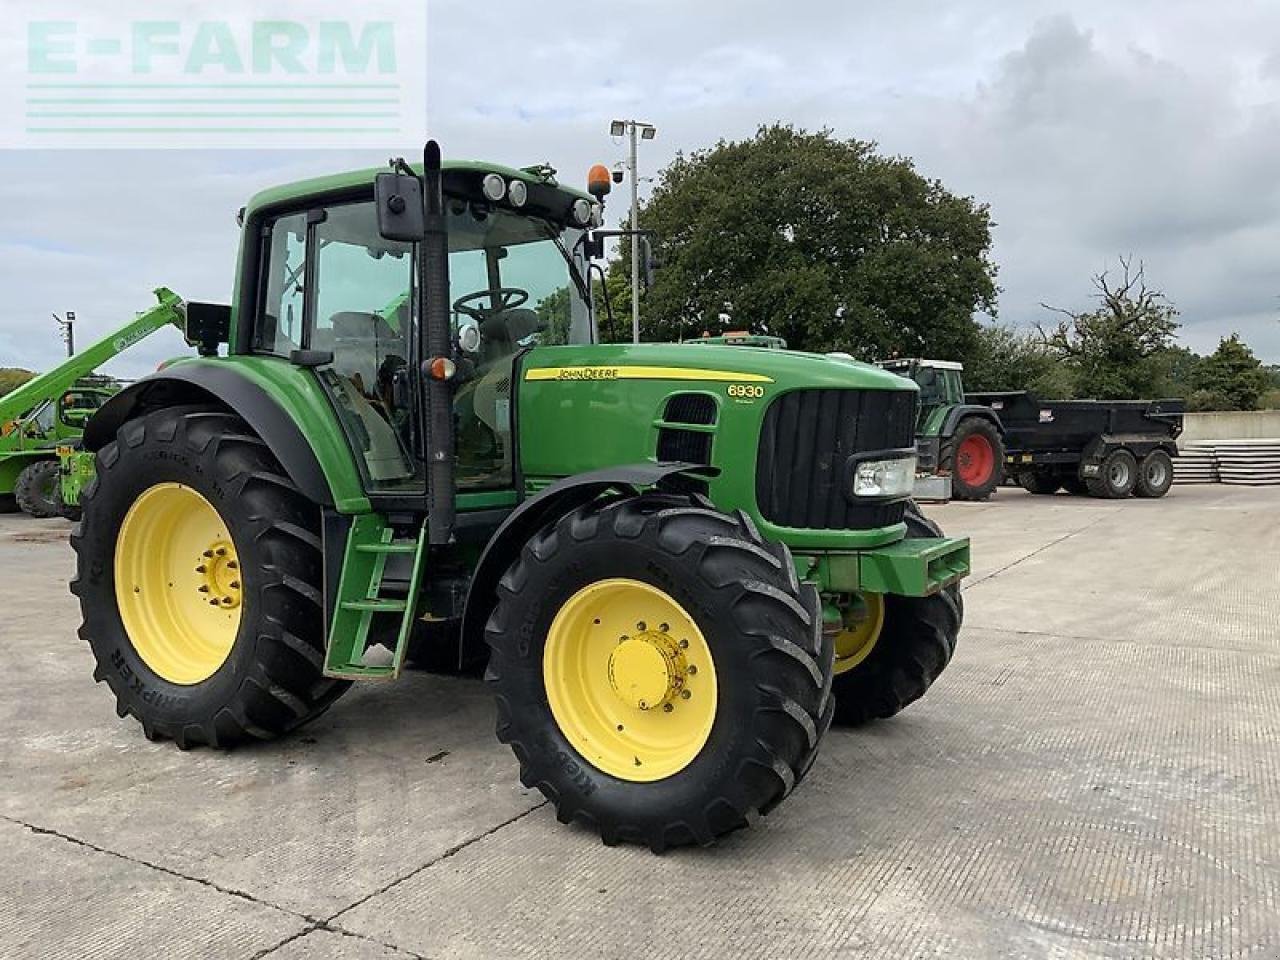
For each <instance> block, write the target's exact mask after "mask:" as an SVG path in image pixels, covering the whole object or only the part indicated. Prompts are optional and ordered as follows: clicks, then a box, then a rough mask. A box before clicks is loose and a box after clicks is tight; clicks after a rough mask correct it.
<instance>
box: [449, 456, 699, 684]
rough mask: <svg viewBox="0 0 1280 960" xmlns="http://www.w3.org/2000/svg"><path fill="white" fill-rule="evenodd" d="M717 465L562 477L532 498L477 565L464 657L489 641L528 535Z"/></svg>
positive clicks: (646, 466) (466, 611)
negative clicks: (595, 504)
mask: <svg viewBox="0 0 1280 960" xmlns="http://www.w3.org/2000/svg"><path fill="white" fill-rule="evenodd" d="M719 472H720V470H719V468H718V467H708V466H698V465H695V464H690V463H637V464H629V465H625V466H619V467H607V468H605V469H603V470H593V471H591V472H590V473H580V474H577V475H576V476H572V477H565V478H564V479H563V480H557V481H556V482H555V483H553V484H551V486H549V487H547V488H546V489H545V490H543V491H541V492H540V493H538V494H537V495H536V496H534V497H531V498H529V499H528V500H526V501H525V502H524V503H522V504H521V505H520V506H519V507H517V508H516V509H515V510H514V511H513V512H512V513H511V514H510V516H508V517H507V519H506V520H504V521H503V523H502V526H500V527H499V528H498V530H497V532H496V533H494V535H493V537H492V538H491V539H490V540H489V543H488V545H487V546H486V547H485V549H484V553H482V554H481V555H480V561H479V563H477V564H476V569H475V573H474V574H473V575H472V577H471V587H470V589H469V590H468V591H467V602H466V604H465V606H464V607H463V613H462V659H463V660H464V661H466V660H471V659H473V657H474V656H475V653H476V651H478V650H479V649H481V646H482V644H483V642H484V626H485V623H487V622H488V620H489V614H490V613H492V612H493V608H494V607H495V606H496V605H497V590H498V581H499V580H501V579H502V575H503V574H504V573H506V572H507V568H508V567H510V566H511V564H513V563H514V562H515V560H516V557H518V556H519V555H520V550H521V549H522V548H523V547H524V545H525V543H526V542H528V540H529V538H530V537H532V536H533V535H534V534H535V533H537V532H538V531H539V530H541V529H542V528H543V527H545V526H547V525H548V524H550V523H554V522H555V521H556V520H558V519H559V518H560V517H563V516H564V515H565V514H566V513H569V512H570V511H571V510H575V509H577V508H578V507H580V506H582V505H583V504H586V503H590V502H591V501H592V500H595V499H596V498H597V497H599V496H601V495H602V494H604V493H606V492H608V491H610V490H623V491H630V492H631V493H633V494H636V493H639V492H640V491H641V490H643V489H645V488H647V487H654V486H659V485H660V484H662V483H663V482H664V481H667V480H670V479H671V478H672V477H677V476H682V475H683V476H689V477H693V478H695V479H702V478H710V477H714V476H716V475H717V474H719Z"/></svg>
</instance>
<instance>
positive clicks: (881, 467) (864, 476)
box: [853, 457, 916, 497]
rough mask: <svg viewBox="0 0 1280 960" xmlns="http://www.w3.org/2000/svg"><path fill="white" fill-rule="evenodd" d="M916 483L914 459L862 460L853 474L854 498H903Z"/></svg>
mask: <svg viewBox="0 0 1280 960" xmlns="http://www.w3.org/2000/svg"><path fill="white" fill-rule="evenodd" d="M915 482H916V458H915V457H897V458H895V459H893V460H863V461H862V462H860V463H859V464H858V465H857V467H856V469H855V470H854V473H853V495H854V496H855V497H905V496H908V495H910V493H911V488H912V487H914V486H915Z"/></svg>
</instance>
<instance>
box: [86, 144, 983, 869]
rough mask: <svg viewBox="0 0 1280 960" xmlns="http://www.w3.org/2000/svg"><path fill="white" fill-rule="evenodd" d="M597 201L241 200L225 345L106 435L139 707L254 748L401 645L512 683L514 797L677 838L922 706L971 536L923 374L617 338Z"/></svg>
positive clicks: (720, 827)
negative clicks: (599, 320) (924, 502)
mask: <svg viewBox="0 0 1280 960" xmlns="http://www.w3.org/2000/svg"><path fill="white" fill-rule="evenodd" d="M599 169H603V168H599ZM604 181H605V183H606V184H607V171H605V175H604ZM591 185H592V191H591V193H590V194H588V193H582V192H579V191H577V190H572V189H569V188H567V187H565V186H562V185H560V184H558V183H557V182H556V181H555V179H554V178H553V172H552V171H549V170H548V169H547V168H545V167H534V168H527V169H523V170H518V169H512V168H507V167H502V166H498V165H493V164H482V163H452V164H448V165H445V164H442V163H441V160H440V153H439V149H438V147H437V146H436V145H435V144H434V143H432V144H430V145H428V147H427V150H426V153H425V162H424V165H423V166H422V167H414V168H410V167H409V166H407V165H406V164H404V162H403V161H398V162H397V163H396V164H394V165H393V166H392V168H391V169H390V170H385V171H383V172H378V171H376V170H372V171H363V172H357V173H351V174H343V175H339V176H333V177H328V178H324V179H319V180H313V181H307V182H303V183H299V184H293V185H290V186H285V187H281V188H278V189H273V190H269V191H267V192H265V193H263V194H260V195H258V196H257V197H255V198H254V199H253V200H252V201H251V202H250V204H249V205H248V207H247V208H246V212H245V218H244V230H243V239H242V249H241V253H240V259H239V266H238V270H237V277H236V288H235V295H234V303H233V304H232V305H231V306H230V307H221V308H219V307H214V306H209V305H202V306H199V308H198V309H197V305H188V309H187V311H186V316H185V320H186V328H187V329H186V332H187V337H188V340H189V341H190V342H191V343H192V344H194V345H196V346H198V348H199V351H200V354H201V356H199V357H198V358H190V359H186V360H181V361H178V362H176V363H173V364H172V365H170V366H168V367H167V368H166V369H164V370H163V371H160V372H158V373H156V374H154V375H152V376H150V377H148V378H146V379H144V380H142V381H140V382H138V383H137V384H135V385H133V386H131V387H130V388H128V389H127V390H125V391H123V392H122V393H120V394H118V395H117V396H116V397H114V398H113V399H112V400H111V401H110V402H109V403H107V405H106V406H105V407H104V408H103V409H102V410H100V411H99V412H98V414H97V415H96V416H95V417H94V418H93V420H92V421H91V422H90V424H89V427H88V429H87V431H86V433H85V438H84V446H85V449H86V451H87V452H89V453H91V454H96V458H97V463H96V475H95V477H94V478H93V479H92V480H91V481H90V482H89V484H88V486H87V487H86V488H85V490H84V495H83V497H82V507H83V511H84V516H83V521H82V523H81V524H80V526H79V527H78V528H77V530H76V531H75V533H74V534H73V537H72V544H73V547H74V549H75V552H76V555H77V565H78V566H77V576H76V579H75V581H74V583H73V585H72V590H73V592H74V593H75V594H76V595H77V596H78V597H79V600H80V605H81V610H82V614H83V620H84V624H83V627H82V631H81V635H82V636H83V637H84V638H85V639H86V640H87V641H88V643H89V645H90V646H91V648H92V651H93V654H94V656H95V658H96V661H97V667H96V671H95V677H96V679H97V680H99V681H105V682H106V683H107V684H108V685H109V686H110V688H111V689H112V691H113V693H114V694H115V697H116V700H117V709H118V711H119V712H120V714H121V715H122V716H124V715H126V714H129V715H132V716H134V717H135V718H136V719H137V720H138V721H139V722H140V723H141V725H142V728H143V730H144V731H145V733H146V735H147V736H148V737H149V738H152V739H170V740H173V741H175V742H176V743H177V745H178V746H179V747H182V748H189V747H195V746H198V745H210V746H215V747H231V746H233V745H235V744H237V743H240V742H242V741H245V740H261V739H269V738H271V737H275V736H279V735H281V734H285V733H287V732H289V731H291V730H294V729H296V728H298V727H299V726H301V725H302V724H304V723H306V722H308V721H310V720H312V719H314V718H315V717H316V716H318V715H319V714H321V713H322V712H324V711H325V710H326V709H327V708H328V707H329V706H330V705H332V704H333V703H334V701H335V700H337V699H338V698H339V697H340V696H341V695H342V693H343V692H344V691H345V690H346V689H348V687H349V686H350V684H351V683H352V682H355V681H369V680H379V679H391V678H394V677H396V676H397V675H399V673H400V671H401V668H402V665H403V663H404V661H405V660H406V659H407V658H414V659H419V660H427V661H430V662H431V663H432V664H433V665H436V666H449V667H452V668H459V669H464V668H468V667H476V666H484V667H486V668H487V678H488V680H489V681H490V682H491V684H492V689H493V691H494V695H495V701H496V709H497V734H498V737H499V738H500V739H501V740H502V741H503V742H505V743H508V744H510V746H511V748H512V750H513V752H514V753H515V756H516V758H517V760H518V762H519V766H520V777H521V780H522V781H523V782H524V783H525V784H526V785H528V786H530V787H535V786H536V787H537V788H538V789H539V790H541V791H542V792H543V793H544V794H546V796H547V797H548V798H549V799H550V800H551V801H552V803H553V804H554V806H555V808H556V811H557V815H558V817H559V818H560V819H561V820H562V821H564V822H569V821H578V822H581V823H583V824H586V825H587V826H588V827H590V828H591V829H592V830H594V831H597V832H598V833H599V834H600V836H601V837H602V838H603V839H604V840H605V841H606V842H609V843H613V842H620V841H627V842H637V843H643V844H647V845H648V846H649V847H651V848H652V849H654V850H661V849H663V848H665V847H668V846H673V845H679V844H689V843H698V844H708V843H711V842H712V841H713V840H714V839H715V838H716V837H718V836H720V835H722V834H724V833H726V832H727V831H730V830H733V829H735V828H737V827H739V826H742V825H744V824H745V823H746V822H747V821H748V818H749V817H751V816H752V815H753V814H754V813H767V812H768V811H770V810H771V809H773V808H774V807H775V806H776V805H777V804H778V803H779V802H781V801H782V800H783V799H784V798H785V797H786V796H787V795H788V794H789V793H790V792H791V790H792V789H793V788H794V787H795V785H796V784H797V783H798V782H799V781H800V780H801V779H802V778H803V777H804V775H805V774H806V773H807V771H808V770H809V768H810V766H811V764H812V763H813V760H814V757H815V755H816V752H817V750H818V746H819V742H820V741H821V739H822V737H823V735H824V733H825V732H826V730H827V727H828V725H829V724H830V722H831V721H832V718H833V716H835V717H837V718H839V719H841V720H843V721H845V722H849V723H857V722H863V721H867V720H871V719H873V718H877V717H888V716H891V715H892V714H894V713H896V712H897V711H898V710H900V709H902V708H903V707H904V706H906V705H907V704H908V703H910V702H912V701H913V700H915V699H916V698H918V697H920V696H921V695H922V694H923V693H924V692H925V690H926V689H927V688H928V687H929V685H930V684H931V683H932V682H933V681H934V680H935V679H936V678H937V676H938V675H939V673H940V672H941V671H942V670H943V668H944V667H945V666H946V665H947V663H948V661H949V660H950V658H951V655H952V652H953V650H954V648H955V643H956V637H957V632H958V630H959V628H960V622H961V604H960V596H959V587H958V583H959V581H960V579H961V578H962V577H963V576H965V575H966V574H967V573H968V570H969V547H968V541H967V540H964V539H949V538H946V537H944V536H943V535H942V534H941V532H940V531H939V530H938V528H937V527H936V526H935V525H933V524H932V523H931V522H929V521H928V520H926V519H925V518H924V517H923V516H921V515H920V514H919V513H918V512H917V511H916V510H915V508H914V505H913V504H912V503H911V502H910V500H909V496H910V491H911V486H912V480H913V478H914V473H915V443H914V426H915V421H916V407H917V389H916V387H915V386H914V385H913V384H911V383H910V382H908V381H906V380H904V379H902V378H900V377H897V376H894V375H892V374H889V373H886V372H884V371H882V370H878V369H876V368H874V367H869V366H865V365H862V364H858V363H853V362H848V361H844V360H839V359H832V358H825V357H818V356H813V355H804V354H794V353H786V352H783V351H754V350H742V349H739V348H736V347H735V348H732V349H731V348H729V347H718V346H713V345H709V346H706V347H703V348H702V349H699V350H690V349H688V348H687V347H685V346H683V345H678V344H669V345H659V344H645V345H632V344H605V343H600V342H599V337H598V332H597V326H596V322H595V318H594V316H593V313H592V310H591V304H592V297H591V290H590V287H589V280H588V278H589V277H590V276H591V275H592V273H593V272H597V271H595V270H594V268H593V269H589V267H591V266H592V264H591V261H592V260H593V258H596V257H599V256H600V255H601V253H602V250H601V247H602V238H601V237H600V236H598V235H597V230H596V228H598V226H599V224H600V217H601V203H602V201H603V196H604V194H605V193H606V192H607V188H606V187H605V186H604V185H602V184H601V182H600V178H599V177H597V176H593V177H592V180H591ZM406 291H407V295H406ZM388 304H393V305H395V308H394V309H388V308H387V305H388ZM223 347H225V350H222V349H220V348H223ZM220 353H225V355H224V356H219V354H220Z"/></svg>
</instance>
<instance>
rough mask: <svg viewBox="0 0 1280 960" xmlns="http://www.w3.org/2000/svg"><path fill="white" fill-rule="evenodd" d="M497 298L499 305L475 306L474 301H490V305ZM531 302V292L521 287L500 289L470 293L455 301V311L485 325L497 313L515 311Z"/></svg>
mask: <svg viewBox="0 0 1280 960" xmlns="http://www.w3.org/2000/svg"><path fill="white" fill-rule="evenodd" d="M494 297H496V298H497V300H498V305H497V306H496V307H494V306H492V305H491V306H488V307H481V306H479V305H478V304H477V305H475V306H473V305H472V301H478V300H488V301H489V302H490V304H492V302H493V298H494ZM528 302H529V291H528V290H521V289H520V288H519V287H498V288H496V289H494V290H477V291H476V292H475V293H468V294H467V295H466V296H465V297H459V298H458V299H457V300H455V301H453V309H455V310H457V311H458V312H459V313H465V314H466V315H467V316H468V317H471V318H472V319H473V320H475V321H476V322H478V323H483V322H484V321H485V320H487V319H488V318H489V317H491V316H493V315H494V314H495V313H501V312H503V311H504V310H514V309H515V308H516V307H522V306H524V305H525V304H526V303H528Z"/></svg>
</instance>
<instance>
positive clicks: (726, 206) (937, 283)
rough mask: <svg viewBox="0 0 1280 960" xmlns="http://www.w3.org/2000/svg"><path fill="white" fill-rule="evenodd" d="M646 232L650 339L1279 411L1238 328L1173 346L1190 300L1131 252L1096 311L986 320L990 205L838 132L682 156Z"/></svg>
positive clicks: (622, 300)
mask: <svg viewBox="0 0 1280 960" xmlns="http://www.w3.org/2000/svg"><path fill="white" fill-rule="evenodd" d="M640 226H641V228H642V229H646V230H652V231H654V253H655V255H656V260H657V266H658V267H659V269H658V271H657V272H656V274H655V278H654V282H653V285H652V286H651V288H650V289H648V290H647V291H645V293H644V295H643V297H642V300H641V332H642V336H643V338H644V339H646V340H650V341H667V342H670V341H677V340H684V339H690V338H693V337H698V336H701V335H702V334H703V333H704V332H705V333H722V332H725V331H728V330H744V331H748V332H751V333H762V334H773V335H776V336H781V337H783V338H785V339H786V340H787V342H788V344H789V345H790V347H791V348H792V349H798V350H810V351H814V352H819V353H825V352H830V351H841V352H845V353H849V354H852V355H853V356H855V357H858V358H860V359H864V360H876V359H883V358H887V357H894V356H904V357H905V356H928V357H931V358H934V359H948V360H950V359H954V360H960V361H962V362H963V363H964V364H965V371H966V372H965V381H966V384H967V385H968V386H970V388H971V389H975V390H978V389H982V390H1020V389H1029V390H1032V391H1034V392H1036V393H1039V394H1042V395H1044V396H1046V397H1050V398H1062V397H1104V398H1108V399H1126V398H1143V397H1172V396H1181V397H1185V398H1186V399H1187V401H1188V404H1189V405H1190V407H1191V408H1192V409H1196V410H1252V409H1257V408H1258V407H1259V406H1273V407H1280V371H1278V370H1277V369H1276V368H1267V367H1264V366H1263V365H1262V364H1261V363H1259V361H1258V359H1257V358H1256V357H1255V356H1254V355H1253V352H1252V351H1251V350H1250V349H1249V347H1248V346H1247V345H1246V344H1245V343H1244V342H1243V341H1242V340H1241V339H1240V338H1239V336H1237V335H1236V334H1232V335H1231V336H1229V337H1224V338H1223V339H1222V342H1221V343H1220V344H1219V345H1218V348H1217V350H1215V351H1214V352H1213V353H1212V354H1210V355H1208V356H1203V357H1202V356H1198V355H1196V354H1195V353H1193V352H1192V351H1190V350H1188V349H1186V348H1185V347H1181V346H1178V345H1177V343H1176V333H1177V330H1178V311H1177V308H1176V307H1175V306H1174V304H1173V303H1172V302H1171V301H1170V300H1169V299H1168V298H1166V297H1165V296H1164V294H1163V292H1162V291H1160V290H1158V289H1154V288H1152V287H1150V286H1148V284H1147V279H1146V275H1145V271H1144V269H1143V266H1142V264H1141V263H1135V262H1134V261H1133V260H1132V259H1130V258H1121V260H1120V264H1119V268H1118V269H1117V271H1116V272H1115V274H1113V273H1111V272H1110V271H1107V272H1103V273H1101V274H1099V275H1098V276H1096V277H1094V288H1095V289H1094V293H1095V296H1096V302H1095V303H1094V305H1093V306H1092V308H1091V309H1088V310H1083V311H1072V310H1067V309H1063V308H1059V307H1047V309H1048V310H1050V311H1052V313H1053V321H1052V322H1051V323H1048V324H1041V325H1040V326H1038V327H1037V328H1035V329H1034V330H1022V329H1019V328H1016V327H1013V326H1009V325H1006V324H1001V323H999V322H988V323H980V322H978V321H977V320H976V319H975V315H976V314H987V315H989V316H991V317H993V318H994V317H995V316H996V298H997V295H998V293H999V288H998V287H997V285H996V266H995V264H994V263H993V261H992V259H991V227H992V221H991V214H990V210H989V208H988V207H987V205H986V204H982V203H979V202H978V201H976V200H974V199H973V198H971V197H962V196H957V195H955V194H953V193H951V192H950V191H948V190H947V189H946V188H945V187H944V186H943V185H942V184H941V183H940V182H938V181H937V180H931V179H928V178H926V177H924V176H922V175H921V174H920V173H919V172H917V171H916V169H915V168H914V166H913V164H912V163H911V161H910V160H909V159H906V158H902V157H888V156H885V155H883V154H881V153H880V152H879V150H878V148H877V146H876V144H874V143H870V142H867V141H863V140H842V139H837V138H836V137H835V136H834V135H833V134H832V133H831V131H829V130H820V131H818V132H816V133H814V132H809V131H806V130H803V129H799V128H796V127H793V126H789V125H771V126H762V127H760V128H759V130H757V132H756V134H755V136H754V137H751V138H749V139H745V140H741V141H726V140H721V141H720V142H718V143H717V144H715V145H714V146H713V147H710V148H708V149H705V150H700V151H695V152H693V153H690V154H679V155H677V157H676V159H675V160H674V161H673V162H672V163H671V164H670V165H668V166H667V167H666V168H665V169H664V170H662V171H661V172H660V173H659V175H658V178H657V182H656V185H655V187H654V190H653V194H652V196H651V197H650V198H649V200H648V201H647V202H646V203H645V204H644V206H643V207H642V209H641V211H640ZM615 252H616V253H617V257H616V259H615V260H613V261H612V263H611V264H610V265H609V269H608V272H607V278H606V283H605V284H604V285H603V287H604V288H607V290H608V293H609V297H608V302H609V304H610V305H611V306H612V308H613V313H614V317H613V320H612V321H610V319H609V314H608V311H607V309H606V302H605V298H604V297H603V295H602V294H603V290H602V285H600V284H597V285H596V293H597V298H596V299H597V303H596V305H597V307H598V308H599V315H600V323H601V329H602V333H603V336H604V338H605V339H607V340H611V341H619V340H627V339H630V309H631V295H632V291H631V283H630V248H629V244H628V243H627V242H625V241H624V242H623V243H621V244H620V245H619V247H618V249H617V250H616V251H615ZM548 306H550V305H548Z"/></svg>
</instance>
